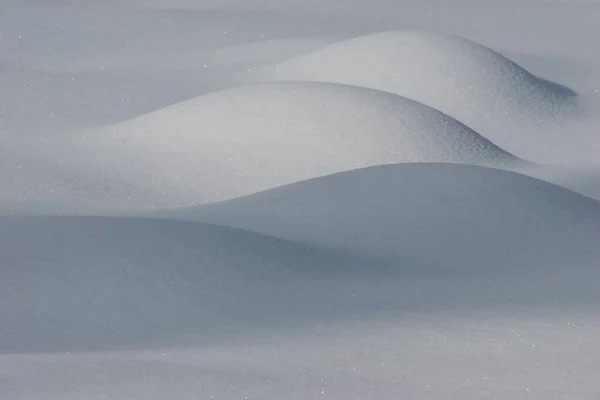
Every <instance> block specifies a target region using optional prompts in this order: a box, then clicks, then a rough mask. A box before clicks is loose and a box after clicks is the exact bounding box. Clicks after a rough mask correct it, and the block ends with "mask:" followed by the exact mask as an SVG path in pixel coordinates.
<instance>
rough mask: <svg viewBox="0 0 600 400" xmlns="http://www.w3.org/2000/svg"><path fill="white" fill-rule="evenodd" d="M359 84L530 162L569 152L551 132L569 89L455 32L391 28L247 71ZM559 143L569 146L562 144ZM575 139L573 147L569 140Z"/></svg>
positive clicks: (569, 100)
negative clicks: (432, 112)
mask: <svg viewBox="0 0 600 400" xmlns="http://www.w3.org/2000/svg"><path fill="white" fill-rule="evenodd" d="M255 76H257V77H258V78H260V79H266V80H308V81H320V82H338V83H345V84H351V85H358V86H365V87H370V88H374V89H379V90H383V91H388V92H392V93H396V94H399V95H401V96H405V97H408V98H411V99H414V100H417V101H419V102H422V103H424V104H427V105H429V106H431V107H433V108H436V109H438V110H440V111H442V112H444V113H446V114H448V115H450V116H452V117H453V118H455V119H457V120H458V121H460V122H462V123H464V124H466V125H468V126H469V127H471V128H473V129H474V130H476V131H477V132H479V133H481V134H482V135H484V136H485V137H487V138H488V139H490V140H492V141H493V142H495V143H497V144H498V145H500V146H501V147H503V148H505V149H507V150H508V151H511V152H513V153H514V154H516V155H518V156H521V157H524V158H527V159H531V160H532V161H541V162H544V161H556V157H559V156H560V157H562V158H564V157H565V154H564V153H565V151H567V150H570V153H569V154H567V156H568V157H571V158H572V157H573V156H574V154H575V155H576V154H577V153H575V151H576V150H577V149H579V148H580V147H577V146H575V145H576V144H578V143H575V144H570V142H569V141H571V142H572V141H573V140H574V138H573V137H572V136H570V137H568V139H569V141H567V137H562V136H563V135H565V132H562V131H561V132H559V133H555V134H551V133H550V132H548V130H552V129H555V128H556V127H555V125H556V124H557V123H560V122H561V120H562V119H564V118H558V119H557V117H566V116H567V114H571V113H573V112H574V111H575V108H574V106H575V104H574V96H575V93H574V92H572V91H571V90H569V89H567V88H564V87H561V86H559V85H557V84H555V83H551V82H548V81H545V80H542V79H540V78H537V77H535V76H534V75H532V74H531V73H529V72H528V71H526V70H525V69H523V68H521V67H520V66H519V65H517V64H515V63H514V62H512V61H511V60H509V59H508V58H506V57H504V56H502V55H501V54H499V53H497V52H495V51H493V50H491V49H489V48H486V47H484V46H481V45H479V44H477V43H474V42H472V41H469V40H465V39H462V38H459V37H454V36H449V35H442V34H437V33H432V32H425V31H392V32H383V33H375V34H371V35H366V36H360V37H356V38H353V39H349V40H346V41H341V42H338V43H335V44H332V45H329V46H326V47H324V48H321V49H319V50H315V51H312V52H309V53H307V54H305V55H302V56H299V57H297V58H293V59H290V60H288V61H285V62H282V63H279V64H276V65H273V66H270V67H267V68H265V69H263V70H261V71H259V72H257V73H256V74H255ZM565 145H569V146H568V147H565ZM573 146H575V147H573Z"/></svg>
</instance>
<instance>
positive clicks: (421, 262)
mask: <svg viewBox="0 0 600 400" xmlns="http://www.w3.org/2000/svg"><path fill="white" fill-rule="evenodd" d="M373 193H379V194H380V195H379V196H373ZM167 215H170V216H177V217H180V218H182V219H196V220H200V221H206V222H210V223H215V224H220V225H226V226H231V227H235V228H241V229H245V230H250V231H253V232H261V233H264V234H268V235H273V236H277V237H282V238H285V239H289V240H293V241H296V242H304V243H312V244H320V245H324V246H327V247H330V248H336V249H348V250H349V251H352V252H357V253H360V254H370V255H372V256H374V257H380V258H383V259H385V260H391V261H389V262H391V263H392V264H394V265H396V264H399V265H401V266H402V267H406V266H408V268H409V269H410V270H411V271H413V272H417V273H418V272H419V271H420V270H422V269H424V270H426V271H429V270H430V269H434V270H436V269H446V270H450V271H455V272H460V271H462V270H463V269H467V270H469V271H480V270H489V269H492V270H496V269H498V268H500V269H505V268H510V269H512V268H533V266H534V265H537V266H543V268H550V267H552V266H553V265H558V266H561V267H564V266H565V265H567V264H566V263H569V261H568V260H571V259H573V258H578V259H580V260H581V263H584V260H586V259H587V260H588V261H587V263H588V264H589V265H594V264H595V263H596V262H597V260H598V259H599V257H600V250H599V249H598V245H597V239H598V237H600V202H598V201H596V200H592V199H590V198H587V197H584V196H582V195H579V194H577V193H573V192H570V191H568V190H566V189H563V188H561V187H558V186H554V185H551V184H549V183H546V182H543V181H539V180H536V179H532V178H529V177H526V176H522V175H519V174H515V173H512V172H506V171H502V170H494V169H489V168H482V167H474V166H465V165H447V164H423V163H421V164H397V165H386V166H381V167H372V168H367V169H362V170H355V171H349V172H343V173H340V174H336V175H332V176H328V177H324V178H315V179H313V180H310V181H306V182H300V183H296V184H292V185H289V186H285V187H281V188H277V189H273V190H269V191H266V192H262V193H257V194H253V195H250V196H247V197H243V198H239V199H235V200H231V201H227V202H223V203H218V204H211V205H206V206H201V207H198V208H196V209H191V210H181V211H175V212H173V213H172V214H167ZM349 215H350V216H352V217H351V218H349V217H348V216H349ZM565 237H568V238H569V239H570V240H565ZM433 243H434V244H435V248H432V244H433ZM474 243H477V246H473V244H474ZM402 267H400V268H402Z"/></svg>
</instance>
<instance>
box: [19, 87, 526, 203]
mask: <svg viewBox="0 0 600 400" xmlns="http://www.w3.org/2000/svg"><path fill="white" fill-rule="evenodd" d="M74 139H75V140H74ZM53 141H54V142H53ZM53 146H56V147H54V149H55V150H54V151H53V150H51V149H52V148H53ZM19 151H21V152H22V151H23V150H21V149H19ZM53 153H56V154H58V153H62V154H68V156H67V157H64V158H62V159H61V160H60V167H61V168H60V171H58V170H57V172H56V175H60V176H59V178H55V179H58V180H59V181H61V182H65V183H64V184H63V185H56V187H57V189H58V188H60V189H61V190H62V192H60V191H59V190H57V191H47V192H46V193H47V195H46V196H47V197H46V199H50V198H51V196H54V197H55V198H59V196H60V198H61V199H65V198H67V199H68V198H69V196H71V197H72V200H71V203H72V204H73V205H72V207H81V206H82V197H81V196H86V194H87V196H88V198H87V199H85V200H86V205H87V206H88V210H89V209H90V208H91V207H92V205H93V204H96V205H97V207H99V208H104V209H105V210H106V209H107V208H110V209H113V208H115V207H116V208H118V209H120V208H121V207H124V208H125V209H127V208H131V207H138V206H141V207H146V208H148V207H150V206H165V205H171V206H172V205H185V204H192V203H196V204H198V203H205V202H212V201H218V200H225V199H230V198H233V197H237V196H241V195H246V194H250V193H254V192H257V191H260V190H265V189H269V188H273V187H276V186H280V185H283V184H288V183H293V182H297V181H301V180H305V179H310V178H314V177H318V176H323V175H327V174H331V173H336V172H341V171H345V170H350V169H356V168H361V167H367V166H373V165H382V164H388V163H401V162H449V163H468V164H480V165H494V166H499V165H513V164H514V163H518V159H517V158H515V157H513V156H511V155H510V154H508V153H507V152H505V151H503V150H502V149H500V148H499V147H497V146H495V145H494V144H493V143H491V142H490V141H488V140H487V139H485V138H483V137H481V136H480V135H478V134H477V133H476V132H474V131H473V130H471V129H469V128H467V127H465V126H464V125H462V124H460V123H458V122H456V121H455V120H453V119H452V118H450V117H448V116H446V115H444V114H442V113H440V112H438V111H436V110H434V109H432V108H430V107H427V106H424V105H422V104H420V103H417V102H414V101H412V100H408V99H405V98H402V97H400V96H397V95H394V94H389V93H384V92H380V91H376V90H372V89H365V88H358V87H352V86H345V85H337V84H326V83H306V82H300V83H274V84H265V85H257V86H249V87H241V88H236V89H230V90H225V91H221V92H215V93H212V94H209V95H205V96H201V97H198V98H194V99H191V100H188V101H184V102H181V103H177V104H175V105H172V106H169V107H166V108H163V109H160V110H157V111H155V112H152V113H149V114H146V115H143V116H140V117H138V118H135V119H133V120H130V121H127V122H124V123H120V124H117V125H112V126H108V127H105V128H101V129H98V130H94V131H88V132H85V133H83V134H81V135H78V136H75V137H73V136H71V135H64V136H63V137H62V138H59V139H50V140H48V139H46V144H45V146H44V147H43V148H41V149H40V151H39V153H37V154H36V155H35V156H31V158H32V159H34V160H37V161H34V164H35V163H36V162H37V163H42V162H43V160H46V165H48V166H50V170H48V169H47V168H43V170H44V174H45V175H48V174H51V172H52V167H51V165H52V164H53V163H55V164H57V165H58V163H56V161H54V160H47V157H48V155H52V154H53ZM28 168H30V169H31V168H32V167H31V166H29V167H28ZM55 169H57V167H55ZM16 173H18V174H19V175H22V174H24V173H26V172H24V171H16ZM84 174H89V175H91V176H95V179H96V181H97V182H102V184H101V185H98V187H97V189H93V188H92V189H91V190H83V189H82V190H79V189H78V188H79V187H81V186H86V185H85V182H86V181H85V179H84V180H82V178H81V176H82V175H84ZM37 176H38V175H35V176H33V177H30V178H28V177H27V176H23V178H22V179H21V180H20V182H21V183H19V185H20V186H21V187H23V186H26V185H23V183H22V182H23V181H25V182H26V181H27V179H34V178H35V179H37ZM47 180H48V179H45V181H47ZM11 181H12V180H11ZM51 181H52V180H51ZM7 184H9V185H10V184H12V183H11V182H8V183H7ZM27 186H29V187H31V186H35V185H27ZM69 188H73V193H69V190H70V189H69ZM11 193H13V194H14V193H17V194H16V196H17V198H18V196H19V193H18V191H17V190H12V191H11ZM107 193H113V194H114V195H113V196H112V197H111V196H108V197H111V199H110V200H103V198H106V197H107ZM41 200H43V199H41ZM107 201H110V203H107ZM13 202H16V201H15V200H14V201H13ZM61 203H62V204H64V203H65V202H64V200H61ZM107 204H108V205H107ZM22 206H23V205H22Z"/></svg>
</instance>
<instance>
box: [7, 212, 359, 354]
mask: <svg viewBox="0 0 600 400" xmlns="http://www.w3.org/2000/svg"><path fill="white" fill-rule="evenodd" d="M347 266H348V260H347V258H345V257H344V256H342V255H339V254H336V253H333V252H331V251H325V250H320V249H319V248H318V247H313V246H306V245H300V244H294V243H290V242H286V241H283V240H281V239H276V238H270V237H265V236H262V235H258V234H254V233H249V232H243V231H240V230H236V229H230V228H222V227H216V226H211V225H207V224H198V223H186V222H178V221H156V220H145V219H135V218H107V217H14V218H11V217H3V218H1V219H0V276H1V277H2V279H0V321H2V323H1V324H0V354H2V353H30V352H35V353H48V352H59V351H82V350H87V351H91V350H109V349H122V348H133V347H135V348H140V347H146V348H148V347H156V346H171V345H177V346H179V345H182V344H184V343H186V342H187V341H188V338H189V337H193V341H192V343H193V344H199V343H205V342H206V341H207V340H208V341H211V342H214V341H216V340H218V339H225V338H228V337H236V336H238V334H239V332H242V333H241V334H242V335H243V334H246V335H252V334H253V331H255V330H256V329H258V328H259V327H260V326H261V324H263V323H266V322H267V321H271V322H272V323H276V322H279V323H282V320H285V319H286V318H288V319H289V320H290V321H288V322H289V323H290V324H292V325H294V324H295V323H294V319H295V318H297V317H298V314H297V311H298V310H299V309H300V308H299V307H298V306H295V305H294V304H293V303H294V295H293V294H292V295H291V296H290V297H287V298H286V297H282V296H281V293H282V292H286V291H289V292H290V293H294V291H293V290H292V289H293V286H294V284H295V282H296V281H297V279H298V277H299V276H304V277H305V280H310V278H311V276H312V275H315V274H317V276H318V274H319V273H320V274H323V275H324V276H327V274H328V271H330V272H331V271H333V272H335V271H338V272H339V271H343V270H344V268H345V267H347ZM272 298H279V299H280V301H281V302H282V303H285V302H290V303H292V304H288V305H287V306H283V305H281V304H280V305H279V306H281V307H283V311H281V310H279V311H278V309H277V308H275V309H274V308H273V307H272V306H270V305H269V304H270V303H271V300H269V299H272ZM294 310H295V311H294ZM305 313H306V315H309V316H313V317H314V316H315V315H316V314H315V313H314V312H312V311H311V310H310V309H309V310H305ZM236 328H237V329H241V331H239V332H238V333H236V332H237V331H236Z"/></svg>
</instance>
